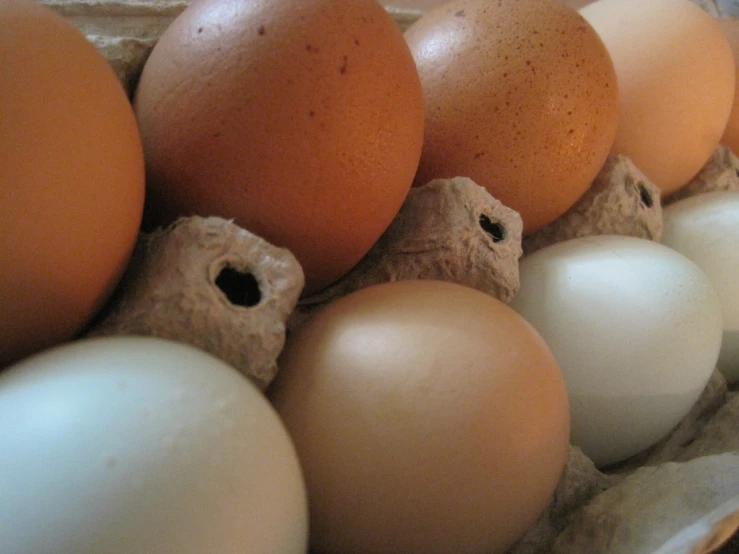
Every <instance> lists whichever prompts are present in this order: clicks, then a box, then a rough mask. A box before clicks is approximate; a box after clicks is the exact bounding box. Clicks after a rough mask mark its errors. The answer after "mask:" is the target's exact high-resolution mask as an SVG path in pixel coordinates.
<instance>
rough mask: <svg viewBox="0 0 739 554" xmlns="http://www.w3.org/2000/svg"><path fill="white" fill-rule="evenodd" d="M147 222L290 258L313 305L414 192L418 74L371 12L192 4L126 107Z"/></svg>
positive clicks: (251, 1)
mask: <svg viewBox="0 0 739 554" xmlns="http://www.w3.org/2000/svg"><path fill="white" fill-rule="evenodd" d="M135 106H136V112H137V115H138V118H139V123H140V126H141V131H142V137H143V141H144V147H145V151H146V161H147V168H148V179H149V181H148V184H149V190H150V202H151V206H152V208H153V212H155V213H154V214H153V216H152V219H153V220H154V221H158V222H162V221H167V220H171V219H172V218H174V217H176V216H179V215H190V214H198V215H203V216H210V215H218V216H221V217H226V218H233V219H235V221H236V223H238V224H239V225H241V226H242V227H245V228H246V229H248V230H250V231H252V232H253V233H255V234H257V235H260V236H262V237H263V238H265V239H267V240H269V241H270V242H273V243H274V244H276V245H278V246H284V247H287V248H289V249H290V250H291V251H292V252H293V253H294V254H295V256H296V257H297V258H298V260H299V261H300V263H301V264H302V266H303V268H304V270H305V273H306V282H307V284H306V291H307V292H314V291H316V290H318V289H320V288H323V287H325V286H326V285H328V284H329V283H331V282H332V281H334V280H336V279H338V278H339V277H340V276H341V275H343V274H344V273H346V272H347V271H348V270H349V269H351V267H353V266H354V265H355V264H356V263H357V262H358V261H359V260H360V259H361V258H362V257H363V256H364V255H365V254H366V253H367V251H368V250H369V249H370V248H371V246H372V245H373V244H374V243H375V242H376V240H377V239H378V238H379V237H380V235H381V234H382V233H383V232H384V231H385V229H386V228H387V226H388V225H389V224H390V222H391V221H392V219H393V218H394V216H395V215H396V214H397V212H398V210H399V209H400V206H401V204H402V202H403V200H404V198H405V196H406V194H407V193H408V190H409V189H410V186H411V183H412V181H413V175H414V174H415V171H416V168H417V166H418V160H419V158H420V153H421V145H422V141H423V105H422V97H421V88H420V83H419V80H418V74H417V72H416V69H415V65H414V63H413V58H412V57H411V54H410V52H409V50H408V46H407V45H406V43H405V41H404V40H403V36H402V34H401V32H400V30H399V29H398V27H397V25H396V24H395V22H394V21H393V19H392V18H391V17H390V16H389V15H388V13H387V12H386V11H385V10H384V9H383V8H382V6H381V5H380V4H379V3H378V2H376V0H342V1H341V2H336V1H335V0H272V1H266V0H200V1H198V2H195V3H194V4H192V5H191V6H190V7H189V8H187V9H186V10H185V11H184V12H183V13H182V14H181V15H180V17H178V18H177V20H176V21H175V22H174V23H173V24H172V25H171V26H170V27H169V28H168V29H167V31H166V32H165V33H164V35H163V36H162V37H161V39H160V41H159V43H158V44H157V46H156V47H155V48H154V50H153V52H152V54H151V57H150V58H149V59H148V61H147V63H146V66H145V67H144V70H143V74H142V76H141V81H140V83H139V86H138V90H137V92H136V98H135Z"/></svg>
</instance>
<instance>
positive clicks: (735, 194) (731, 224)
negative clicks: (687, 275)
mask: <svg viewBox="0 0 739 554" xmlns="http://www.w3.org/2000/svg"><path fill="white" fill-rule="evenodd" d="M663 217H664V226H665V229H664V235H663V236H662V243H663V244H665V245H667V246H669V247H670V248H674V249H675V250H677V251H678V252H680V253H681V254H683V255H684V256H686V257H687V258H689V259H690V260H692V261H693V262H695V264H696V265H698V267H700V268H701V269H702V270H703V272H704V273H705V274H706V275H707V276H708V278H709V279H710V280H711V282H712V283H713V285H714V286H715V287H716V291H717V292H718V295H719V298H721V309H722V311H723V316H724V335H723V341H722V344H721V354H720V355H719V358H718V364H717V365H718V369H719V370H720V371H721V372H722V373H723V374H724V376H725V377H726V379H727V380H728V381H729V382H730V383H736V382H737V381H739V191H725V192H711V193H706V194H698V195H696V196H692V197H690V198H686V199H684V200H680V201H678V202H675V203H674V204H670V205H669V206H667V207H666V208H665V209H664V212H663Z"/></svg>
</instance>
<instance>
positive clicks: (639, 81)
mask: <svg viewBox="0 0 739 554" xmlns="http://www.w3.org/2000/svg"><path fill="white" fill-rule="evenodd" d="M580 13H581V14H582V15H583V17H585V19H587V20H588V21H589V22H590V24H591V25H592V26H593V27H594V28H595V30H596V31H597V32H598V34H599V35H600V37H601V38H602V39H603V42H604V43H605V45H606V47H607V48H608V51H609V53H610V54H611V58H612V60H613V63H614V66H615V68H616V76H617V79H618V86H619V91H620V105H621V110H620V121H619V129H618V133H617V135H616V141H615V143H614V146H613V149H614V151H616V152H618V153H620V154H625V155H627V156H629V157H630V158H631V159H632V160H633V161H634V163H636V165H637V166H639V168H640V169H641V170H642V171H644V173H645V174H646V175H647V176H648V177H649V178H650V179H651V180H652V181H653V182H654V183H655V184H656V185H657V186H659V187H660V189H661V190H662V194H663V195H664V196H669V195H670V194H671V193H673V192H675V191H677V190H678V189H680V188H681V187H683V186H685V185H686V184H687V183H688V182H689V181H690V179H691V178H692V177H693V176H695V174H696V173H697V172H698V171H699V170H700V169H701V167H702V166H703V165H704V164H705V163H706V161H707V160H708V158H709V157H710V155H711V153H712V152H713V150H714V149H715V148H716V145H717V144H718V142H719V139H720V138H721V135H722V133H723V132H724V128H725V127H726V123H727V121H728V118H729V113H730V111H731V107H732V101H733V98H734V71H735V70H734V59H733V55H732V52H731V48H730V46H729V43H728V41H727V40H726V38H725V36H724V34H723V33H722V31H721V27H720V26H719V24H718V21H716V20H715V19H714V18H712V17H711V16H710V15H708V14H707V13H706V12H704V11H703V10H702V9H701V8H699V7H698V6H696V5H695V4H693V3H691V2H690V1H689V0H649V1H648V2H645V1H643V0H598V1H597V2H594V3H592V4H589V5H587V6H585V7H584V8H582V9H581V10H580Z"/></svg>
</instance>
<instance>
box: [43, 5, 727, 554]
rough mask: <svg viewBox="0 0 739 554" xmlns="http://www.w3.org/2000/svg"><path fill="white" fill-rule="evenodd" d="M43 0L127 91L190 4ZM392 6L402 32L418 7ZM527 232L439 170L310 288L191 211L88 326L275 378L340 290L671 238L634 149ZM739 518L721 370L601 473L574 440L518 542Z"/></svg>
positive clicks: (493, 273) (487, 277)
mask: <svg viewBox="0 0 739 554" xmlns="http://www.w3.org/2000/svg"><path fill="white" fill-rule="evenodd" d="M44 3H45V4H47V5H48V6H49V7H51V8H52V9H54V10H55V11H56V12H58V13H59V14H61V15H62V16H64V17H65V18H67V19H68V20H69V21H71V22H72V23H73V24H74V25H75V26H76V27H77V28H78V29H80V30H81V31H82V32H83V33H84V34H85V35H86V36H87V37H88V39H89V40H90V41H91V42H92V43H93V44H94V45H95V46H96V47H97V48H98V50H99V51H100V52H101V53H102V54H103V55H104V56H105V58H106V59H107V60H108V61H109V62H110V64H111V66H112V67H113V68H114V70H115V71H116V74H117V75H118V77H119V79H120V80H121V82H122V84H123V86H124V87H125V88H126V90H127V92H128V93H129V95H132V94H133V91H134V90H135V86H136V82H137V79H138V75H139V74H140V72H141V69H142V67H143V65H144V63H145V62H146V58H147V56H148V54H149V53H150V51H151V49H152V48H153V47H154V45H155V44H156V41H157V38H158V37H159V36H160V35H161V33H162V32H163V31H164V30H165V29H166V28H167V26H168V25H169V24H170V23H171V22H172V21H173V20H174V18H175V17H177V15H179V13H181V12H182V10H184V9H185V8H186V7H187V4H188V2H185V1H182V0H157V1H146V0H139V1H130V2H123V1H115V0H45V2H44ZM695 3H697V4H700V5H701V6H702V7H703V8H704V9H705V10H706V11H708V12H709V13H711V14H712V15H713V16H716V17H725V16H733V15H736V3H735V2H725V1H718V0H696V2H695ZM388 11H389V12H390V14H391V15H392V17H393V18H394V19H395V21H396V22H397V23H398V25H399V26H400V28H401V29H405V28H406V27H407V26H409V25H410V24H412V23H413V22H414V21H415V20H416V19H417V18H418V17H420V15H421V12H420V11H413V10H398V9H390V8H389V9H388ZM737 171H739V160H737V158H736V157H735V156H734V155H733V154H732V153H731V152H730V151H729V150H728V149H727V148H725V147H719V148H718V149H717V150H716V152H715V153H714V155H713V156H712V158H711V159H710V160H709V161H708V163H707V164H706V166H705V167H704V169H703V170H702V171H701V173H700V174H699V175H697V176H696V177H695V178H694V179H693V181H692V182H691V183H690V184H689V185H688V186H687V187H685V188H684V189H683V190H682V191H681V192H680V193H679V195H676V196H675V197H674V198H672V199H671V201H674V200H675V199H677V198H684V197H687V196H690V195H696V194H703V193H705V192H708V191H713V190H739V178H737ZM430 214H433V215H430ZM521 228H522V224H521V218H520V217H519V215H518V214H517V213H516V212H514V211H513V210H510V209H509V208H507V207H506V206H504V205H502V204H501V203H500V202H498V201H497V200H496V199H495V198H493V197H492V196H490V195H489V194H488V193H487V192H486V191H485V190H484V189H483V188H482V187H480V186H478V185H477V184H475V183H474V182H472V181H471V180H469V179H464V178H458V179H450V180H437V181H433V182H431V183H429V184H427V185H425V186H423V187H419V188H416V189H413V190H412V191H411V193H410V194H409V196H408V198H407V200H406V202H405V204H404V205H403V208H402V209H401V212H400V213H399V215H398V217H397V218H396V220H395V221H394V222H393V224H392V225H391V227H390V228H389V229H388V230H387V232H386V233H385V235H383V237H382V238H381V239H380V241H379V242H378V243H377V244H376V245H375V247H374V248H373V249H372V250H371V251H370V253H369V254H368V255H367V256H366V258H365V259H364V260H363V261H362V262H361V263H360V264H359V265H358V266H357V267H356V268H355V269H354V270H353V271H352V272H351V273H349V274H348V275H347V276H346V277H344V278H343V279H342V280H341V281H339V282H337V283H336V284H335V285H333V286H332V287H330V288H329V289H327V290H325V291H323V292H321V293H319V294H315V295H312V296H309V297H304V298H301V299H299V294H300V290H301V289H302V287H303V284H304V278H303V273H302V270H301V268H300V266H299V265H298V264H297V262H296V261H295V258H294V257H293V256H292V254H290V252H288V251H287V250H284V249H278V248H275V247H273V246H272V245H270V244H268V243H267V242H266V241H264V240H262V239H261V238H259V237H257V236H254V235H252V234H251V233H249V232H248V231H246V230H244V229H240V228H238V227H236V226H235V225H233V224H232V223H230V222H227V221H224V220H221V219H218V218H188V219H181V220H179V221H177V222H176V223H175V224H173V225H172V226H170V227H168V228H166V229H161V230H158V231H156V232H154V233H152V234H142V235H141V237H140V240H139V243H138V245H137V248H136V252H135V254H134V258H133V262H132V263H131V266H130V268H129V270H128V273H127V275H126V277H125V279H124V281H123V283H122V286H121V288H120V291H119V293H118V294H117V296H116V297H115V298H114V299H113V300H112V301H111V303H110V305H109V306H108V307H107V309H106V310H105V311H104V312H103V314H101V316H100V318H99V319H98V320H97V321H96V322H95V324H94V325H93V327H92V328H91V329H90V330H89V333H88V334H90V335H115V334H123V333H137V334H149V335H155V336H162V337H168V338H175V339H178V340H182V341H185V342H189V343H191V344H195V345H197V346H199V347H201V348H203V349H205V350H208V351H210V352H211V353H213V354H216V355H217V356H219V357H221V358H223V359H225V360H227V361H229V362H230V363H231V364H233V365H234V366H235V367H237V368H238V369H239V370H240V371H242V372H243V373H244V374H245V375H247V376H248V377H249V378H251V379H252V380H253V381H254V382H255V383H257V384H258V385H259V386H260V387H261V388H263V389H264V388H266V386H267V385H268V384H269V382H270V381H271V380H272V379H273V378H274V375H275V373H276V371H277V366H276V360H277V356H278V355H279V353H280V350H281V348H282V346H283V344H284V339H285V333H286V332H287V329H289V328H290V326H292V325H295V324H296V323H297V322H298V321H299V320H300V319H301V318H303V317H307V316H308V315H310V313H311V312H312V311H313V310H315V309H316V308H317V307H319V306H322V305H324V304H326V303H327V302H330V301H331V300H333V299H335V298H337V297H339V296H342V295H345V294H348V293H350V292H351V291H353V290H357V289H359V288H362V287H365V286H368V285H370V284H373V283H379V282H383V281H392V280H400V279H411V278H425V279H443V280H449V281H455V282H458V283H462V284H465V285H467V286H471V287H473V288H476V289H478V290H481V291H484V292H486V293H488V294H491V295H493V296H495V297H497V298H499V299H501V300H503V301H510V300H511V299H512V298H513V297H514V296H515V295H516V293H517V291H518V287H519V280H518V261H519V259H520V257H521V256H522V255H526V254H529V253H531V252H534V251H536V250H538V249H541V248H544V247H546V246H548V245H551V244H553V243H555V242H559V241H562V240H566V239H570V238H575V237H582V236H591V235H599V234H617V235H628V236H635V237H640V238H645V239H649V240H654V241H659V240H660V238H661V236H662V231H663V227H662V200H661V199H660V195H659V190H658V189H657V187H656V186H655V185H654V184H653V183H651V182H650V181H649V179H648V178H647V177H646V176H645V175H644V174H643V173H642V172H641V171H640V170H639V168H637V167H636V166H635V165H634V164H633V163H632V162H631V161H630V160H629V159H628V158H626V157H623V156H611V157H610V158H609V159H608V161H607V162H606V164H605V165H604V167H603V168H602V170H601V172H600V174H599V175H598V177H597V178H596V180H595V181H594V183H593V185H592V187H591V188H590V190H589V191H588V192H587V193H586V194H585V196H583V197H582V198H581V199H580V201H579V202H578V203H577V204H576V205H575V206H574V207H573V208H572V209H570V210H569V211H568V212H567V213H566V214H565V215H564V216H562V217H561V218H559V219H558V220H557V221H555V222H554V223H552V224H551V225H549V226H547V227H545V228H544V229H542V230H540V231H538V232H537V233H535V234H533V235H531V236H529V237H527V238H526V239H525V240H522V236H521ZM462 245H464V247H462ZM172 322H176V324H173V323H172ZM738 528H739V393H737V392H736V391H734V390H730V389H729V388H728V387H727V384H726V381H725V380H724V378H723V377H722V375H721V374H720V373H718V372H715V373H714V375H713V377H712V378H711V380H710V382H709V383H708V386H707V387H706V389H705V391H704V392H703V394H702V396H701V397H700V399H699V400H698V402H697V403H696V405H695V406H694V407H693V409H692V411H691V412H690V413H689V414H688V415H687V416H686V417H685V418H684V419H683V421H682V422H681V423H680V425H678V427H677V428H675V430H674V431H673V432H672V433H671V434H670V435H669V436H668V437H667V438H665V439H664V440H663V441H661V442H660V443H659V444H657V445H655V446H653V447H652V448H650V449H649V450H648V451H646V452H643V453H642V454H640V455H638V456H635V457H633V458H631V459H629V460H627V461H626V462H624V463H621V464H619V465H618V466H617V467H613V468H609V469H608V470H602V469H598V468H596V467H595V465H594V464H593V462H592V461H591V460H590V459H588V458H587V457H586V456H585V455H584V454H583V453H582V451H580V450H579V449H578V448H576V447H572V448H571V451H570V456H569V461H568V463H567V466H566V467H565V471H564V473H563V475H562V477H561V480H560V483H559V485H558V487H557V490H556V492H555V494H554V497H553V499H552V501H551V502H550V504H549V506H548V507H547V509H546V510H545V511H544V513H543V514H542V515H541V516H540V518H539V519H538V521H537V522H536V523H535V524H534V525H533V526H532V527H531V529H530V530H529V532H528V533H527V534H526V535H525V536H524V537H523V538H522V539H521V541H519V543H518V544H517V545H516V546H515V547H514V548H513V549H512V550H511V551H510V552H511V553H513V554H528V553H531V554H534V553H541V554H544V553H548V552H556V553H573V554H577V553H583V554H584V553H594V552H603V553H606V552H607V553H620V552H623V553H637V552H644V553H654V554H657V553H660V554H667V553H682V552H685V553H688V552H700V553H703V552H706V553H707V552H735V551H737V550H736V548H737V545H736V542H737V541H736V540H729V539H730V537H731V536H732V535H733V534H734V533H735V532H736V530H737V529H738ZM726 541H729V542H728V543H726V544H725V545H724V546H722V544H723V543H724V542H726Z"/></svg>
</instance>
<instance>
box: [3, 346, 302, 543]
mask: <svg viewBox="0 0 739 554" xmlns="http://www.w3.org/2000/svg"><path fill="white" fill-rule="evenodd" d="M0 451H2V456H0V490H2V491H3V492H2V494H1V495H0V514H2V517H0V551H1V552H3V554H29V553H31V552H32V553H33V554H100V553H102V552H105V553H106V554H132V553H142V554H143V553H147V554H175V553H176V554H204V553H206V552H208V553H216V552H217V553H218V554H243V553H244V552H253V553H257V552H259V553H270V554H303V553H305V551H306V548H307V527H308V515H307V502H306V497H305V485H304V481H303V477H302V473H301V470H300V466H299V462H298V459H297V456H296V454H295V449H294V447H293V444H292V442H291V440H290V438H289V436H288V434H287V432H286V430H285V427H284V426H283V425H282V423H281V422H280V419H279V417H278V416H277V414H276V413H275V411H274V409H273V408H272V407H271V406H270V404H269V403H268V402H267V400H266V399H265V398H264V395H263V394H261V393H260V391H259V390H258V389H257V388H256V387H255V386H254V385H252V384H251V383H250V382H249V381H248V380H247V379H246V378H244V377H243V376H241V375H240V374H238V373H237V372H236V370H235V369H233V368H231V367H230V366H228V365H226V364H225V363H224V362H221V361H219V360H218V359H216V358H214V357H212V356H210V355H209V354H206V353H204V352H202V351H200V350H197V349H195V348H193V347H190V346H186V345H183V344H179V343H175V342H170V341H165V340H163V339H153V338H143V337H136V338H134V337H116V338H105V339H88V340H81V341H77V342H74V343H70V344H67V345H64V346H60V347H57V348H54V349H51V350H47V351H45V352H43V353H40V354H37V355H35V356H32V357H30V358H27V359H25V360H23V361H22V362H19V363H18V364H16V365H15V366H13V367H11V368H10V369H8V370H7V371H6V372H4V373H2V374H0Z"/></svg>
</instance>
